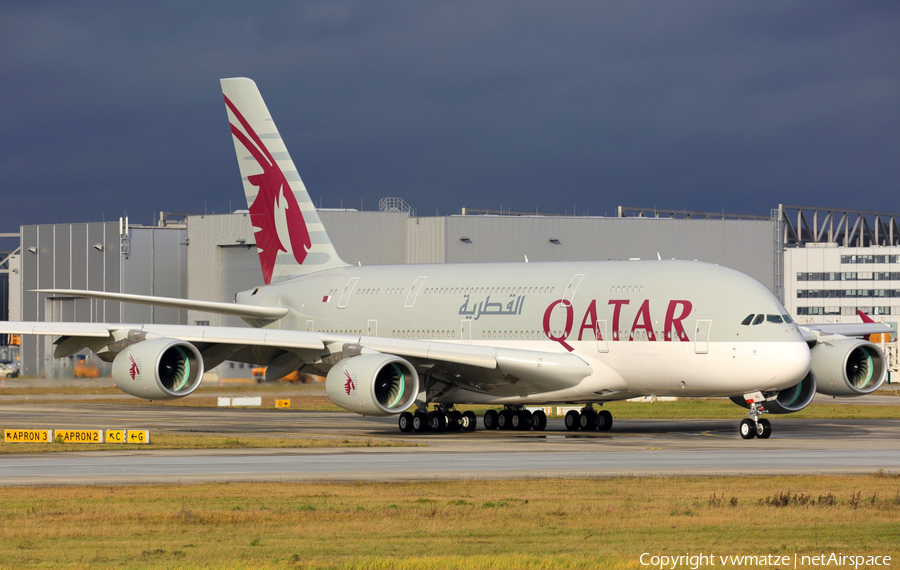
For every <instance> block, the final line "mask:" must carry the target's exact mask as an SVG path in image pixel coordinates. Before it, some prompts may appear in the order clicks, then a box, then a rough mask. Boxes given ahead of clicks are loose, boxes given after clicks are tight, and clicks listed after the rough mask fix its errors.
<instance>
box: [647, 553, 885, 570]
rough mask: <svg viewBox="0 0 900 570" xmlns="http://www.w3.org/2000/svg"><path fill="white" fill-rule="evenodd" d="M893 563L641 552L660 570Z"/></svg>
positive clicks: (846, 557) (831, 556) (852, 557)
mask: <svg viewBox="0 0 900 570" xmlns="http://www.w3.org/2000/svg"><path fill="white" fill-rule="evenodd" d="M890 565H891V557H890V556H869V555H858V554H843V553H841V552H837V553H835V552H831V553H828V554H797V553H794V555H793V556H790V555H778V554H747V555H743V554H742V555H727V556H716V555H715V554H703V553H702V552H701V553H700V554H691V553H689V552H686V553H684V554H679V555H677V556H673V555H668V554H651V553H649V552H644V553H643V554H641V566H648V567H651V568H658V569H659V570H666V569H669V570H675V569H677V568H690V569H691V570H698V569H699V568H701V567H707V566H721V567H725V568H739V567H751V568H756V567H760V566H769V567H779V568H810V567H823V568H825V567H832V568H854V569H857V568H860V567H870V568H871V567H879V566H890Z"/></svg>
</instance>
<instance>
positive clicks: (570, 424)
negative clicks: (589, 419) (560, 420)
mask: <svg viewBox="0 0 900 570" xmlns="http://www.w3.org/2000/svg"><path fill="white" fill-rule="evenodd" d="M579 415H580V414H579V413H578V412H576V411H575V410H569V411H568V412H567V413H566V429H567V430H569V431H578V417H579Z"/></svg>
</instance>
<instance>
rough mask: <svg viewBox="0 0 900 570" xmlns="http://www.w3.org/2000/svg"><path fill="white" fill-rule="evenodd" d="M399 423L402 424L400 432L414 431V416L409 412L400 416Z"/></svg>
mask: <svg viewBox="0 0 900 570" xmlns="http://www.w3.org/2000/svg"><path fill="white" fill-rule="evenodd" d="M397 423H398V424H400V431H402V432H403V433H409V432H411V431H412V430H413V415H412V414H411V413H409V412H403V413H402V414H400V419H399V420H398V422H397Z"/></svg>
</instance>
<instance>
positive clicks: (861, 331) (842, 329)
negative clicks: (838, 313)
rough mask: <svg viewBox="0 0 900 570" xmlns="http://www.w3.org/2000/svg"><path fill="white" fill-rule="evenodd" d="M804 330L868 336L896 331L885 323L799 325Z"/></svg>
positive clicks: (829, 333)
mask: <svg viewBox="0 0 900 570" xmlns="http://www.w3.org/2000/svg"><path fill="white" fill-rule="evenodd" d="M798 326H799V327H800V330H801V332H802V330H803V329H807V330H809V331H818V332H820V333H822V334H827V335H842V336H868V335H871V334H883V333H892V332H894V329H892V328H891V327H890V325H886V324H884V323H847V324H842V323H833V324H832V323H827V324H820V325H798Z"/></svg>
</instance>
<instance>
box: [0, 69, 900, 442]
mask: <svg viewBox="0 0 900 570" xmlns="http://www.w3.org/2000/svg"><path fill="white" fill-rule="evenodd" d="M221 86H222V92H223V96H224V101H225V106H226V112H227V116H228V121H229V126H230V129H231V134H232V140H233V142H234V147H235V151H236V154H237V161H238V166H239V169H240V174H241V179H242V181H243V187H244V192H245V195H246V198H247V203H248V206H249V212H250V220H251V223H252V225H253V227H254V230H255V233H254V236H255V239H256V247H257V251H258V254H259V260H260V266H261V270H262V278H263V279H262V280H263V283H262V284H261V285H260V286H258V287H255V288H253V289H252V290H249V291H243V292H241V293H238V294H237V295H236V296H235V300H234V302H233V303H226V302H211V301H196V300H189V299H176V298H165V297H154V296H146V295H130V294H123V293H111V292H103V291H82V290H63V289H44V290H40V292H42V293H46V294H49V295H53V294H57V295H69V296H76V297H84V298H93V299H105V300H109V301H124V302H132V303H139V304H151V305H157V306H164V307H175V308H179V309H195V310H201V311H209V312H216V313H220V314H224V315H236V316H239V317H241V318H242V319H243V320H244V321H245V322H247V323H248V324H249V325H251V327H250V328H242V327H214V326H190V325H161V324H123V323H117V324H110V323H61V322H52V323H51V322H19V323H12V322H11V323H2V324H0V332H2V333H14V334H27V335H51V336H54V337H57V339H56V340H55V343H54V344H55V350H54V355H55V356H56V357H57V358H60V357H65V356H70V355H73V354H76V353H79V352H81V351H83V350H85V349H89V350H91V351H92V352H93V353H95V354H96V355H98V356H99V357H100V358H101V359H103V360H105V361H107V362H111V363H112V377H113V379H114V380H115V383H116V386H117V387H118V388H119V389H121V390H122V391H124V392H126V393H128V394H131V395H133V396H137V397H140V398H146V399H150V400H167V399H175V398H182V397H185V396H188V395H190V394H191V393H192V392H194V391H195V390H196V389H197V388H198V386H199V385H200V381H201V378H202V376H203V372H204V370H206V369H211V368H213V367H215V366H218V365H219V364H221V363H223V362H225V361H235V362H245V363H252V364H259V365H266V366H267V367H268V368H267V371H266V379H267V380H275V379H278V378H281V377H284V376H286V375H287V374H289V373H291V372H294V371H295V370H298V369H299V370H303V371H306V372H312V373H316V374H321V375H324V376H325V378H326V380H325V389H326V393H327V394H328V397H329V398H330V399H331V400H332V402H334V403H335V404H336V405H337V406H340V407H341V408H343V409H346V410H349V411H351V412H355V413H357V414H362V415H365V416H396V417H397V418H398V426H399V429H400V431H401V432H404V433H410V432H416V433H422V432H429V431H431V432H444V431H453V432H471V431H473V430H474V429H476V426H477V423H478V419H477V417H476V415H475V413H474V412H472V411H466V412H464V413H463V412H460V411H459V410H458V409H457V407H458V406H462V405H467V404H481V405H488V406H491V409H489V410H488V411H487V412H485V413H484V415H483V417H482V425H483V427H484V428H485V429H488V430H493V429H501V430H537V431H541V430H544V429H545V428H546V427H547V416H546V414H545V413H544V412H543V411H541V410H537V411H529V410H528V409H526V406H527V407H534V406H537V407H542V406H547V405H568V406H574V407H575V408H576V409H573V410H570V411H569V412H568V413H567V414H566V416H565V427H566V429H568V430H573V431H574V430H586V431H588V430H600V431H606V430H609V429H610V428H611V427H612V422H613V418H612V414H610V412H609V411H608V410H604V409H602V406H603V404H604V403H606V402H611V401H615V400H624V399H629V398H635V397H639V396H650V395H655V396H676V397H719V396H721V397H729V398H731V399H732V401H734V402H735V403H736V404H738V405H739V406H743V407H744V408H746V409H747V410H748V412H747V418H746V419H744V420H743V421H741V422H740V424H739V429H738V433H739V434H740V436H741V437H742V438H744V439H752V438H754V437H758V438H762V439H765V438H768V437H770V435H771V433H772V426H771V423H770V422H769V421H768V420H767V419H765V418H763V417H761V416H762V415H763V414H766V413H771V414H787V413H792V412H796V411H798V410H801V409H803V408H804V407H806V406H807V405H809V403H810V402H811V401H812V399H813V396H815V394H816V393H817V392H818V393H822V394H827V395H831V396H835V397H853V396H860V395H864V394H870V393H872V392H873V391H874V390H876V389H878V387H880V386H881V384H882V383H883V382H884V380H885V377H886V373H887V366H886V360H885V356H884V354H883V353H882V351H881V350H880V349H879V348H878V346H877V345H875V344H874V343H871V342H868V341H866V340H863V339H860V338H854V337H853V336H847V335H845V334H842V332H846V333H847V334H849V335H863V334H874V333H882V332H886V331H887V330H889V329H890V327H888V326H886V325H883V324H878V323H864V324H863V325H859V324H856V325H816V326H815V327H805V326H799V325H798V324H797V323H795V322H794V321H793V320H792V318H791V317H790V315H788V313H787V311H786V310H785V308H784V306H783V305H782V304H781V303H780V302H779V300H778V299H777V298H776V297H775V296H774V295H773V294H772V292H771V291H770V290H769V289H768V288H766V287H765V286H764V285H762V284H761V283H760V282H759V281H757V280H755V279H753V278H751V277H749V276H747V275H745V274H743V273H741V272H739V271H736V270H734V269H730V268H728V267H723V266H719V265H715V264H710V263H703V262H698V261H682V260H661V259H658V260H643V261H641V260H635V261H596V262H544V263H535V262H532V263H527V262H523V263H469V264H449V263H448V264H433V265H414V264H410V265H381V266H374V265H373V266H353V265H350V264H348V263H346V262H344V261H343V260H342V259H341V258H340V256H339V255H338V253H337V251H336V250H335V248H334V246H333V245H332V242H331V240H330V239H329V237H328V233H327V232H326V231H325V227H324V226H323V225H322V222H321V220H320V219H319V216H318V214H317V213H316V209H315V207H314V205H313V202H312V200H311V199H310V197H309V194H308V193H307V191H306V188H305V186H304V184H303V182H302V180H301V178H300V176H299V174H298V172H297V169H296V167H295V166H294V163H293V161H292V159H291V157H290V155H289V153H288V151H287V148H286V146H285V144H284V142H283V141H282V138H281V135H280V134H279V132H278V130H277V128H276V126H275V123H274V121H273V120H272V117H271V115H270V113H269V111H268V108H267V107H266V104H265V102H264V101H263V98H262V96H261V94H260V92H259V90H258V88H257V86H256V84H255V83H254V82H253V81H252V80H250V79H247V78H229V79H222V80H221ZM842 327H843V328H842ZM847 327H849V328H847ZM597 406H599V407H600V408H601V409H600V410H598V409H597ZM495 408H496V409H495Z"/></svg>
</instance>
